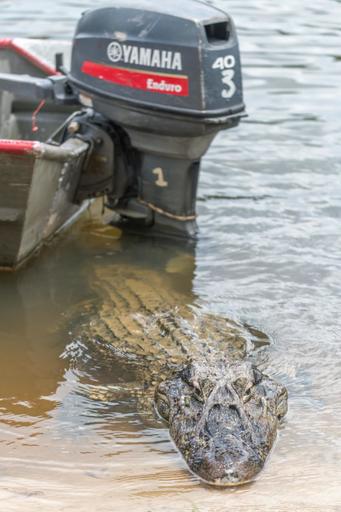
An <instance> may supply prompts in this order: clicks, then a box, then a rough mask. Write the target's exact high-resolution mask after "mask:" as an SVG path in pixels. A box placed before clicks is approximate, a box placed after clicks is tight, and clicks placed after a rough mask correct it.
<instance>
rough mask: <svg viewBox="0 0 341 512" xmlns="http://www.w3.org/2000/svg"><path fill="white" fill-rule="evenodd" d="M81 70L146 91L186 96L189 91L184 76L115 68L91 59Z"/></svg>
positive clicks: (87, 73)
mask: <svg viewBox="0 0 341 512" xmlns="http://www.w3.org/2000/svg"><path fill="white" fill-rule="evenodd" d="M82 72H83V73H84V74H86V75H89V76H92V77H94V78H97V79H98V80H104V81H105V82H111V83H114V84H116V85H122V86H124V87H132V88H133V89H141V90H143V91H148V92H156V93H159V94H171V95H174V96H188V92H189V84H188V78H187V77H185V76H184V77H182V76H176V75H168V74H164V73H148V72H144V71H136V70H132V69H124V68H115V67H112V66H106V65H105V64H99V63H97V62H91V61H85V62H84V63H83V65H82Z"/></svg>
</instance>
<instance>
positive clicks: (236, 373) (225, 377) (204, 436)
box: [83, 263, 287, 486]
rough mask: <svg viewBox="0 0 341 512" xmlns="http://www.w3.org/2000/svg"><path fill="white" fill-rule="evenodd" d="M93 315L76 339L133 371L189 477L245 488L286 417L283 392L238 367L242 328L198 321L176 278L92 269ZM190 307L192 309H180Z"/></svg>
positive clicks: (210, 319)
mask: <svg viewBox="0 0 341 512" xmlns="http://www.w3.org/2000/svg"><path fill="white" fill-rule="evenodd" d="M93 270H94V273H95V276H94V277H93V279H92V282H94V283H95V287H96V291H97V293H98V294H99V295H100V296H101V299H102V300H101V303H102V305H101V306H100V309H99V311H98V310H97V311H95V312H94V314H93V315H92V318H91V322H90V324H89V327H87V328H86V329H85V333H84V332H83V337H86V338H87V342H88V343H92V345H93V346H94V347H95V348H96V350H97V351H100V352H102V354H103V355H104V357H105V358H108V357H115V358H118V359H119V360H121V361H122V362H124V363H125V364H130V365H132V366H133V367H134V369H135V372H136V376H137V380H138V381H139V382H140V383H141V387H142V389H144V396H145V398H147V400H145V401H144V402H143V407H146V402H148V397H151V396H154V394H155V405H156V408H157V410H158V412H159V414H160V415H161V416H162V417H163V418H164V419H165V420H166V421H167V422H168V425H169V431H170V434H171V437H172V439H173V441H174V443H175V445H176V446H177V448H178V450H179V451H180V453H181V454H182V456H183V457H184V459H185V461H186V463H187V465H188V467H189V468H190V470H191V471H192V472H193V473H195V474H196V475H198V476H199V477H200V478H202V479H203V480H204V481H205V482H207V483H209V484H214V485H225V486H229V485H239V484H242V483H246V482H249V481H252V480H253V479H254V478H255V477H256V476H257V474H258V473H259V472H260V470H261V469H262V468H263V466H264V463H265V460H266V458H267V456H268V454H269V452H270V450H271V448H272V446H273V443H274V440H275V437H276V432H277V428H278V424H279V421H280V420H281V418H282V417H283V416H284V415H285V413H286V410H287V392H286V390H285V388H284V387H283V386H281V385H280V384H278V383H276V382H275V381H274V380H272V379H271V378H270V377H268V376H266V375H264V374H263V373H262V372H260V371H259V370H258V369H257V368H255V367H254V366H253V365H252V364H251V363H250V362H248V361H246V359H245V357H246V339H245V336H244V334H243V329H242V328H241V327H240V326H238V325H237V324H235V323H233V322H229V321H227V320H226V319H224V318H221V317H217V316H213V315H208V314H204V313H203V312H202V311H201V310H200V308H198V307H195V306H193V304H192V303H191V302H192V301H191V300H189V296H188V294H186V293H181V292H180V293H179V292H176V291H175V289H174V286H173V285H172V281H173V280H174V276H173V275H170V277H168V276H167V274H162V273H158V272H157V271H154V270H150V269H149V268H143V267H142V268H141V267H138V266H134V265H129V264H123V263H121V264H119V265H117V264H116V265H115V264H112V265H102V266H94V268H93ZM188 303H190V304H188Z"/></svg>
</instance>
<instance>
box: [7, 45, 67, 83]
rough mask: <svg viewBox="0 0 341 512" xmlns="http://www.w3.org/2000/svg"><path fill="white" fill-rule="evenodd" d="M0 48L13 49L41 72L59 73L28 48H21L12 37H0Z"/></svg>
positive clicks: (48, 73)
mask: <svg viewBox="0 0 341 512" xmlns="http://www.w3.org/2000/svg"><path fill="white" fill-rule="evenodd" d="M0 49H5V50H12V51H14V52H15V53H17V54H18V55H21V57H24V58H25V59H27V60H28V61H29V62H31V64H33V65H34V66H36V67H37V68H39V69H40V70H41V71H43V73H46V74H47V75H59V73H58V72H57V71H56V70H55V69H54V68H53V67H52V66H50V65H49V64H47V63H46V62H44V61H43V60H41V59H40V58H39V57H38V56H37V55H35V54H34V53H31V52H30V51H29V50H26V48H23V47H22V46H20V45H19V44H17V43H16V42H15V40H13V39H9V38H7V39H0Z"/></svg>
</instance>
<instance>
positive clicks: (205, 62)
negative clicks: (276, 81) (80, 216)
mask: <svg viewBox="0 0 341 512" xmlns="http://www.w3.org/2000/svg"><path fill="white" fill-rule="evenodd" d="M68 80H69V82H70V83H71V85H72V87H73V89H74V90H75V91H76V94H78V98H79V101H80V103H82V104H83V105H84V106H85V107H88V108H90V109H91V111H93V112H95V113H96V115H97V118H98V114H99V115H100V116H103V123H104V124H105V123H108V122H109V123H110V124H111V126H112V130H113V131H115V133H116V137H115V141H114V148H115V155H116V156H115V158H114V159H113V160H114V162H115V165H114V168H113V169H112V183H111V186H110V187H107V189H106V193H107V196H108V205H109V206H110V207H111V208H112V209H114V210H116V211H117V212H118V213H119V214H120V215H121V216H122V217H123V218H124V219H126V220H128V219H130V221H131V222H132V223H136V222H139V223H140V224H142V225H148V226H149V227H153V228H154V229H156V230H159V231H163V232H166V233H168V234H182V235H187V236H188V235H189V236H192V235H194V234H195V231H196V223H195V215H196V212H195V200H196V194H197V183H198V175H199V167H200V159H201V157H202V156H203V154H204V153H205V152H206V151H207V149H208V147H209V145H210V143H211V142H212V140H213V138H214V137H215V135H216V134H217V133H218V131H219V130H222V129H226V128H230V127H234V126H236V125H237V124H238V123H239V120H240V118H241V117H242V116H243V115H244V112H245V107H244V103H243V95H242V77H241V64H240V56H239V48H238V40H237V35H236V30H235V27H234V24H233V21H232V19H231V17H230V16H229V15H227V14H226V13H224V12H223V11H221V10H219V9H216V8H214V7H212V6H211V5H207V4H205V3H202V2H200V1H197V0H187V1H186V2H182V1H180V0H171V1H170V0H164V1H163V2H162V5H160V3H159V2H155V1H150V0H148V1H147V0H128V1H123V0H118V1H115V2H113V5H112V6H109V7H104V8H100V9H95V10H91V11H87V12H85V13H84V14H83V16H82V18H81V20H80V21H79V23H78V26H77V29H76V33H75V37H74V41H73V51H72V62H71V71H70V73H69V75H68ZM91 115H92V114H89V116H90V117H91ZM106 131H108V130H106Z"/></svg>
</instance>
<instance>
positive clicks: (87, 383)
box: [0, 0, 341, 512]
mask: <svg viewBox="0 0 341 512" xmlns="http://www.w3.org/2000/svg"><path fill="white" fill-rule="evenodd" d="M102 3H103V2H102ZM100 4H101V2H97V3H96V5H100ZM91 5H93V3H91V2H89V1H84V2H83V1H82V2H81V1H79V0H73V1H68V0H65V1H60V0H58V1H54V2H51V1H49V0H45V1H44V2H42V1H37V0H35V2H33V3H31V2H28V1H27V0H13V1H11V0H4V1H3V0H0V34H1V35H2V36H4V37H5V36H13V35H20V36H55V37H69V36H70V34H71V33H72V30H73V26H74V23H75V20H76V19H77V17H78V16H79V14H80V12H82V11H83V10H84V8H85V7H88V6H91ZM218 5H220V6H222V7H224V8H226V9H227V10H228V11H229V12H230V13H231V14H232V15H233V17H234V19H235V21H236V24H237V27H238V28H239V36H240V41H241V48H242V57H243V64H244V76H245V96H246V102H247V106H248V111H249V114H250V117H249V119H248V120H246V121H245V122H244V123H243V124H242V126H241V127H240V128H239V129H238V130H235V131H229V132H226V133H223V134H221V135H219V137H218V138H217V139H216V141H215V143H214V145H213V146H212V148H211V150H210V152H209V153H208V155H207V156H206V158H205V159H204V162H203V166H202V174H201V183H200V191H199V208H198V209H199V222H200V230H201V232H200V238H199V241H198V244H197V246H196V248H195V250H194V254H193V259H192V263H191V254H187V256H186V255H183V254H182V255H181V252H183V249H180V248H178V247H173V248H171V247H169V245H165V244H161V243H159V244H156V243H154V242H151V241H148V240H139V239H134V238H131V239H129V238H124V239H123V240H117V236H116V235H117V233H116V232H115V231H114V230H110V229H102V228H100V227H98V225H97V224H96V223H95V222H93V221H91V219H90V218H89V217H87V218H86V219H85V220H84V222H83V223H81V224H79V225H78V226H76V227H74V229H73V230H72V231H71V232H69V233H68V234H67V235H66V236H64V237H63V238H62V239H61V240H60V241H59V242H58V243H56V244H54V245H53V247H50V248H47V249H46V250H44V251H43V253H42V255H41V257H40V258H39V259H37V260H35V261H34V262H33V263H32V264H30V265H29V266H28V267H27V268H25V269H23V270H22V271H21V272H20V273H18V274H17V275H8V274H3V275H0V304H1V308H0V341H1V342H0V510H1V512H2V511H4V512H9V511H15V512H17V511H23V510H24V511H25V512H26V511H28V512H31V511H32V512H33V511H34V512H36V511H38V512H39V511H44V512H45V511H46V510H50V511H67V512H70V511H74V510H77V511H84V512H85V511H92V510H98V511H106V512H107V511H108V512H109V511H112V510H122V511H125V510H134V511H137V512H139V511H143V512H147V511H153V512H154V511H155V512H159V511H181V512H187V511H188V512H192V511H197V510H200V511H212V512H216V511H219V510H222V511H225V510H226V511H227V510H235V511H238V512H239V511H246V510H250V511H251V510H252V511H265V512H266V511H269V510H276V511H281V510H290V511H295V510H297V511H317V510H319V511H332V510H333V511H334V510H335V511H336V510H341V491H340V484H341V470H340V465H341V457H340V455H341V450H340V449H341V441H340V425H341V398H340V396H341V385H340V378H341V366H340V365H341V363H340V356H341V348H340V337H341V319H340V309H341V292H340V282H341V262H340V254H341V238H340V224H341V198H340V197H341V194H340V174H341V148H340V132H341V94H340V78H341V50H340V40H341V28H340V20H341V3H340V2H339V1H334V0H317V1H315V2H313V3H312V2H308V1H307V0H302V1H300V2H295V1H294V0H288V1H287V2H285V3H279V2H274V1H272V2H271V1H270V0H258V1H257V2H256V0H245V1H244V2H237V1H236V0H230V1H227V0H221V1H220V2H218ZM108 262H116V263H117V265H118V266H119V265H123V263H126V262H129V264H130V265H134V266H136V268H140V269H141V279H143V270H144V269H145V268H146V267H147V268H150V269H153V270H154V271H155V272H156V273H158V274H160V275H162V276H163V278H164V282H165V286H168V287H169V288H170V289H172V290H173V289H176V290H177V293H179V296H180V297H181V300H183V301H184V302H186V303H188V304H189V305H191V304H199V305H201V306H202V307H204V308H206V309H208V310H209V311H211V312H213V313H216V314H219V315H224V316H226V317H228V318H234V319H236V320H238V321H240V322H242V323H244V324H247V325H250V326H253V327H254V328H256V329H258V330H259V331H260V332H263V333H266V335H267V336H268V337H269V343H266V344H265V345H263V344H262V343H260V340H259V336H258V337H257V336H256V337H255V338H254V346H255V349H256V350H257V352H256V355H255V357H256V358H257V359H258V360H259V362H260V365H261V367H262V368H264V369H265V370H266V371H268V372H269V373H271V374H272V375H274V376H275V377H276V378H278V379H279V380H281V381H282V382H283V383H284V384H285V385H286V386H287V387H288V389H289V394H290V409H289V413H288V416H287V419H286V422H285V424H284V426H283V429H282V431H281V434H280V436H279V439H278V442H277V444H276V447H275V450H274V452H273V454H272V456H271V458H270V461H269V463H268V465H267V467H266V468H265V470H264V471H263V473H262V474H261V476H260V478H259V480H258V481H257V482H255V483H254V484H252V485H249V486H247V487H241V488H239V489H236V490H216V489H212V488H208V487H205V486H203V485H202V484H201V483H200V482H199V481H198V480H197V479H196V478H195V477H193V476H191V475H190V474H189V473H188V471H187V470H186V468H185V465H184V463H183V462H182V460H181V458H180V456H179V455H178V453H177V452H176V451H175V449H174V446H173V445H172V443H171V442H170V440H169V437H168V434H167V431H166V430H165V428H164V427H163V425H162V424H159V423H158V422H156V423H155V425H150V424H145V423H144V422H143V418H141V416H139V415H138V414H137V412H136V404H135V403H134V400H133V399H132V398H129V395H127V397H126V398H124V399H120V400H115V399H112V400H110V401H102V400H100V399H99V398H100V395H101V390H103V389H105V388H106V387H108V386H116V387H119V388H122V389H125V388H126V387H127V385H129V381H130V380H131V379H132V376H131V375H129V374H127V373H126V372H125V371H122V369H120V368H119V367H116V366H114V365H113V364H106V362H105V361H103V360H101V359H98V358H95V357H94V355H93V354H92V353H91V352H89V350H88V349H87V347H86V346H84V345H82V344H81V343H80V342H77V340H75V339H74V336H73V332H72V330H73V328H76V327H77V326H76V325H75V322H76V323H78V326H79V324H82V322H83V323H84V324H85V325H86V323H87V322H88V321H89V318H88V317H87V313H86V311H87V305H88V304H89V302H91V303H95V304H96V301H97V300H98V295H97V292H98V289H97V290H96V282H94V278H93V272H92V270H93V268H94V266H98V265H101V264H107V263H108ZM122 268H123V266H122ZM82 312H83V315H82V316H79V315H80V314H81V313H82ZM75 319H77V320H75ZM70 321H71V323H70ZM257 347H258V348H257ZM103 387H104V388H103Z"/></svg>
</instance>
